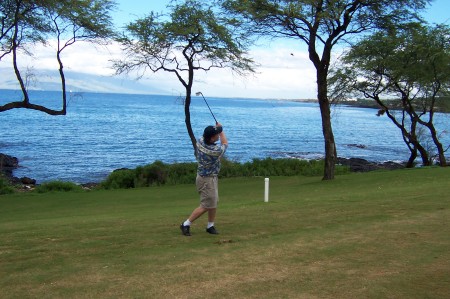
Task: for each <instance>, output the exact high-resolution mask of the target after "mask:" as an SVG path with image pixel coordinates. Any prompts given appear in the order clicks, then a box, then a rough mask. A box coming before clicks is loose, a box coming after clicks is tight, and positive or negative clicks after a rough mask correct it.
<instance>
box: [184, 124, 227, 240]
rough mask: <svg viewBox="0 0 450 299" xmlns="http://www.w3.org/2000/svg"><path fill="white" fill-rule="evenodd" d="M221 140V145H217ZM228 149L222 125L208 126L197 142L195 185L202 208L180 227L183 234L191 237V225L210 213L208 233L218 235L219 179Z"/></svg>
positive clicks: (195, 211) (197, 209) (196, 210)
mask: <svg viewBox="0 0 450 299" xmlns="http://www.w3.org/2000/svg"><path fill="white" fill-rule="evenodd" d="M219 140H220V145H219V144H216V142H217V141H219ZM227 148H228V141H227V137H226V136H225V133H224V132H223V127H222V125H221V124H219V123H216V125H215V126H208V127H206V128H205V130H204V132H203V137H201V138H200V139H199V140H197V161H198V167H197V179H196V181H195V184H196V186H197V191H198V193H199V194H200V206H199V207H198V208H196V209H195V210H194V211H193V212H192V214H191V216H189V218H188V219H187V220H186V221H185V222H183V223H182V224H181V225H180V229H181V233H182V234H183V235H185V236H190V235H191V232H190V227H191V224H192V223H193V222H194V221H195V220H196V219H197V218H199V217H200V216H202V215H203V214H204V213H206V212H208V225H207V226H206V232H208V233H210V234H213V235H217V234H218V232H217V230H216V228H215V227H214V220H215V218H216V210H217V203H218V201H219V189H218V178H217V176H218V175H219V171H220V159H221V158H222V156H223V154H224V153H225V151H226V150H227Z"/></svg>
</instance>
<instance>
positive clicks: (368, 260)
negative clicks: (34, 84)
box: [0, 168, 450, 298]
mask: <svg viewBox="0 0 450 299" xmlns="http://www.w3.org/2000/svg"><path fill="white" fill-rule="evenodd" d="M263 188H264V178H251V179H249V178H242V179H226V180H225V179H224V180H221V181H220V204H219V210H218V215H217V219H216V227H217V229H218V230H219V232H220V235H218V236H213V235H209V234H207V233H206V232H205V225H206V221H207V219H206V218H205V216H204V217H203V218H200V219H199V220H198V221H197V222H196V223H194V225H193V226H192V228H191V232H192V234H193V235H192V236H191V237H185V236H182V235H181V233H180V229H179V225H180V223H181V221H183V220H185V219H186V218H187V217H188V216H189V214H190V212H191V211H192V210H193V209H194V208H195V207H196V206H197V205H198V195H197V194H196V192H195V187H194V185H178V186H166V187H152V188H144V189H133V190H111V191H91V192H80V193H47V194H35V193H21V194H13V195H3V196H0V298H449V294H450V225H449V224H450V195H449V188H450V168H424V169H412V170H397V171H383V172H372V173H365V174H350V175H343V176H338V177H336V179H335V180H333V181H326V182H324V181H321V178H320V177H312V178H311V177H272V178H270V202H269V203H264V201H263V200H264V190H263Z"/></svg>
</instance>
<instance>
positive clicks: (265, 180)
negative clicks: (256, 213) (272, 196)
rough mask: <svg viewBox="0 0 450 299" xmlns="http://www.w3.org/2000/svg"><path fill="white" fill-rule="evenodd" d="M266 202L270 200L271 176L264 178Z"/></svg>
mask: <svg viewBox="0 0 450 299" xmlns="http://www.w3.org/2000/svg"><path fill="white" fill-rule="evenodd" d="M264 202H269V178H265V179H264Z"/></svg>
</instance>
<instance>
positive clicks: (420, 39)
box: [330, 23, 450, 167]
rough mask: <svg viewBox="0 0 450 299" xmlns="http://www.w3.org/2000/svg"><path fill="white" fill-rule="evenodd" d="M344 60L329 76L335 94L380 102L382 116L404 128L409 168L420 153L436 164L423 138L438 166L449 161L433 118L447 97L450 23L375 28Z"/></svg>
mask: <svg viewBox="0 0 450 299" xmlns="http://www.w3.org/2000/svg"><path fill="white" fill-rule="evenodd" d="M380 45H382V46H380ZM342 62H343V65H342V66H341V67H340V69H338V70H337V71H336V72H335V73H334V74H333V75H332V76H331V78H330V79H331V80H330V81H331V82H333V83H332V84H331V86H332V89H333V90H334V91H338V92H336V94H337V95H338V94H342V95H344V96H348V95H352V96H356V97H359V96H364V97H366V98H370V99H373V100H375V101H376V103H377V104H378V105H379V107H380V111H379V113H378V115H382V114H386V115H387V116H388V117H389V119H391V121H392V122H393V123H394V124H395V125H396V126H397V127H398V128H399V129H400V130H401V132H402V136H403V140H404V141H405V143H406V145H407V146H408V148H409V150H410V153H411V154H410V157H409V160H408V163H407V167H413V166H414V163H415V159H416V158H417V156H418V154H420V157H421V159H422V164H423V165H425V166H427V165H431V164H432V162H433V161H432V160H433V158H434V157H433V155H432V154H431V153H430V150H429V148H428V146H427V138H426V137H425V136H428V137H430V138H431V140H432V142H433V144H434V147H435V150H436V153H437V159H438V161H439V163H440V165H441V166H446V165H447V163H446V158H445V151H446V149H445V148H444V146H443V144H442V143H441V142H440V140H439V132H438V130H437V129H436V127H435V124H434V119H435V113H436V111H439V109H440V107H442V106H443V104H444V102H443V101H444V100H446V101H448V99H449V92H450V28H449V27H448V26H446V25H436V26H434V27H432V26H424V25H421V24H418V23H411V24H406V25H405V26H403V27H402V28H392V29H391V30H388V31H380V32H377V33H375V34H373V35H371V36H368V37H366V38H364V39H363V40H361V41H360V42H358V43H357V44H356V45H354V46H353V47H352V48H351V50H350V51H349V52H348V53H347V54H346V55H345V56H344V57H343V59H342ZM424 128H425V130H423V129H424ZM426 131H428V134H426Z"/></svg>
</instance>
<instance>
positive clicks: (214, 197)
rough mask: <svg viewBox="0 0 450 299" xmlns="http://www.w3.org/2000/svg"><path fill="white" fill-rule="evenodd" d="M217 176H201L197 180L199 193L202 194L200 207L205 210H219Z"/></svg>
mask: <svg viewBox="0 0 450 299" xmlns="http://www.w3.org/2000/svg"><path fill="white" fill-rule="evenodd" d="M218 181H219V180H218V178H217V176H205V177H202V176H199V175H197V179H196V180H195V185H196V186H197V191H198V193H199V194H200V206H201V207H203V208H205V209H214V208H217V203H218V202H219V185H218Z"/></svg>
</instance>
